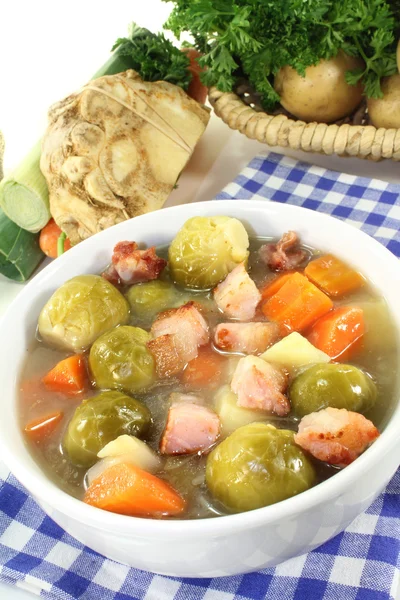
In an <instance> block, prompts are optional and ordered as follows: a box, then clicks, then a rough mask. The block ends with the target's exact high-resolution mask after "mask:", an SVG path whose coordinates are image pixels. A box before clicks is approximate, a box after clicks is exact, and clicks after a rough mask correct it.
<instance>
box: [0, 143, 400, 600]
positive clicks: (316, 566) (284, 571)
mask: <svg viewBox="0 0 400 600" xmlns="http://www.w3.org/2000/svg"><path fill="white" fill-rule="evenodd" d="M254 197H256V198H257V197H258V198H264V199H269V200H273V201H275V202H284V203H289V204H295V205H297V206H305V207H307V208H311V209H313V210H318V211H322V212H325V213H329V214H332V215H333V216H335V217H338V218H340V219H344V220H346V221H348V222H350V223H352V224H354V225H355V226H356V227H359V228H361V229H363V230H364V231H366V232H367V233H369V234H370V235H372V236H374V237H375V238H376V239H377V240H379V241H380V242H381V243H382V244H384V245H385V246H387V247H388V248H389V249H390V250H391V251H392V252H393V253H394V254H396V256H400V186H398V185H394V184H389V183H385V182H383V181H378V180H370V179H366V178H360V177H355V176H352V175H346V174H342V173H335V172H332V171H327V170H325V169H321V168H317V167H313V166H310V165H308V164H304V163H299V162H295V161H294V160H292V159H289V158H287V157H283V156H280V155H277V154H268V155H267V156H260V157H257V158H255V159H254V160H252V161H251V163H250V164H249V165H248V166H247V167H246V168H245V169H244V170H243V171H242V173H241V174H240V175H239V176H238V177H237V179H236V180H235V181H234V182H233V183H231V184H229V185H228V186H227V187H226V188H225V189H224V190H223V191H222V192H221V193H220V194H219V196H218V198H220V199H224V198H227V199H228V198H237V199H243V198H254ZM0 579H1V580H3V581H5V582H8V583H10V584H14V585H17V586H19V587H22V588H25V589H29V590H30V591H32V592H33V593H35V594H37V595H41V596H42V597H43V598H53V599H57V600H58V599H63V600H99V599H100V600H136V599H137V600H139V599H140V600H200V599H201V600H263V599H265V600H389V599H396V598H397V597H398V596H397V594H398V593H399V586H400V470H399V471H398V472H397V474H396V475H395V477H394V478H393V479H392V481H391V482H390V484H389V485H388V487H387V488H386V490H385V492H384V493H383V494H382V495H381V496H380V497H379V498H378V499H377V500H376V501H375V502H374V503H373V505H372V506H371V507H370V508H369V509H368V510H367V511H366V512H365V513H364V514H362V515H360V516H359V517H358V518H357V519H356V520H355V521H353V523H352V524H351V525H350V526H349V527H348V528H347V529H346V531H344V532H343V533H341V534H340V535H338V536H336V537H335V538H334V539H333V540H331V541H330V542H328V543H327V544H324V545H323V546H321V547H320V548H318V549H317V550H314V551H313V552H310V553H309V554H307V555H303V556H301V557H299V558H295V559H291V560H289V561H287V562H285V563H283V564H282V565H280V566H278V567H275V568H270V569H265V570H263V571H259V572H257V573H251V574H248V575H238V576H236V577H226V578H218V579H184V580H182V579H178V578H173V577H164V576H160V575H152V574H151V573H147V572H144V571H138V570H135V569H130V568H129V567H126V566H123V565H120V564H117V563H114V562H112V561H110V560H108V559H106V558H104V557H102V556H100V555H98V554H96V553H95V552H93V551H92V550H90V549H88V548H86V547H84V546H83V545H82V544H80V543H79V542H77V541H76V540H75V539H73V538H72V537H71V536H70V535H68V534H67V533H65V531H63V530H62V529H60V527H58V525H56V524H55V523H54V522H53V521H52V520H51V519H50V518H49V517H47V516H46V515H45V514H44V513H43V512H42V510H41V509H40V508H39V507H38V506H37V504H36V503H35V502H34V500H33V499H32V498H31V497H30V496H29V495H28V494H27V492H26V490H25V489H24V488H23V487H22V486H21V485H20V484H19V483H18V481H16V479H15V478H14V477H13V476H12V475H9V474H8V472H7V469H6V468H5V466H4V465H1V463H0ZM4 600H6V599H4Z"/></svg>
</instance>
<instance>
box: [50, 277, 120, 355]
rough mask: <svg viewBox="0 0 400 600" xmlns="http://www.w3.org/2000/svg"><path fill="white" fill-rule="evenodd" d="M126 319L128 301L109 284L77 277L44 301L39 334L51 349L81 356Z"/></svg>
mask: <svg viewBox="0 0 400 600" xmlns="http://www.w3.org/2000/svg"><path fill="white" fill-rule="evenodd" d="M128 318H129V305H128V303H127V301H126V300H125V298H124V297H123V295H122V294H121V293H120V292H119V291H118V290H117V289H116V288H115V287H114V286H113V285H112V284H111V283H110V282H109V281H106V280H105V279H104V278H103V277H99V276H98V275H79V276H78V277H74V278H73V279H70V280H69V281H66V282H65V283H64V284H63V285H62V286H61V287H60V288H58V290H57V291H56V292H54V294H53V295H52V297H51V298H50V300H48V301H47V303H46V305H45V306H44V308H43V309H42V312H41V313H40V316H39V333H40V335H41V337H42V338H43V340H44V341H45V342H47V343H49V344H51V345H54V346H57V347H60V348H66V349H67V350H73V351H74V352H81V351H82V350H85V349H86V348H88V347H89V346H90V344H92V343H93V342H94V340H95V339H96V338H98V337H99V336H100V335H101V334H102V333H104V332H105V331H108V330H109V329H112V328H113V327H115V326H116V325H122V324H124V323H127V321H128Z"/></svg>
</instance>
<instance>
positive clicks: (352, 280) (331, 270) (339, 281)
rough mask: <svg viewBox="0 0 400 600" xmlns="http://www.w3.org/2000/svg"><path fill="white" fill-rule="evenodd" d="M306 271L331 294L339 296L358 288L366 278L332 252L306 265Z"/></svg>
mask: <svg viewBox="0 0 400 600" xmlns="http://www.w3.org/2000/svg"><path fill="white" fill-rule="evenodd" d="M304 273H305V274H306V275H307V277H308V278H309V279H311V281H313V282H314V283H315V285H317V286H318V287H319V288H321V290H323V291H324V292H325V293H326V294H328V295H329V296H333V297H334V298H338V297H339V296H344V295H345V294H349V293H350V292H354V291H355V290H358V289H359V288H360V287H362V286H363V285H364V284H365V279H364V277H363V276H362V275H361V273H358V272H357V271H355V270H354V269H352V268H351V267H349V266H348V265H346V263H344V262H342V261H341V260H340V259H339V258H336V256H333V255H332V254H326V255H325V256H320V257H319V258H316V259H315V260H312V261H311V262H310V263H308V265H307V266H306V268H305V270H304Z"/></svg>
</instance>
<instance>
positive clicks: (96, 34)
mask: <svg viewBox="0 0 400 600" xmlns="http://www.w3.org/2000/svg"><path fill="white" fill-rule="evenodd" d="M0 3H1V12H0V22H1V33H0V65H1V67H0V129H1V130H2V131H3V133H4V135H5V139H6V155H5V170H6V171H9V170H10V169H12V167H13V166H14V165H15V164H17V162H18V161H19V160H20V159H21V158H22V157H23V156H24V154H25V153H26V152H27V151H28V150H29V148H30V146H32V145H33V144H34V143H35V142H36V141H37V140H38V138H40V137H41V135H42V133H43V130H44V128H45V126H46V112H47V108H48V107H49V105H50V104H51V103H53V102H55V101H57V100H60V99H61V98H63V97H64V96H66V95H68V94H69V93H71V92H73V91H74V90H75V89H78V88H79V87H80V86H81V85H82V84H84V83H85V82H86V81H87V80H88V79H89V78H90V77H91V75H92V74H93V73H95V72H96V71H97V70H98V69H99V68H100V67H101V65H102V64H103V63H104V62H105V61H106V60H107V58H108V56H109V52H110V49H111V46H112V45H113V42H114V41H115V39H116V38H118V37H123V36H124V35H126V33H127V26H128V24H129V23H130V22H131V21H132V20H134V21H136V22H138V24H139V25H142V26H145V27H148V28H149V29H152V30H153V31H158V30H160V29H161V27H162V23H163V22H164V21H165V19H166V17H167V15H168V14H169V11H170V9H171V6H172V5H170V4H167V3H165V2H161V0H108V1H107V2H105V1H104V0H97V1H96V0H66V1H65V2H59V1H58V2H57V1H56V0H36V1H35V0H23V1H21V0H0ZM267 149H268V148H267V147H266V146H264V145H262V144H259V143H258V142H254V141H250V140H247V139H246V138H245V137H244V136H242V135H240V134H239V133H237V132H231V131H230V130H229V129H228V127H227V126H225V125H224V124H223V123H221V122H220V121H219V120H218V119H217V118H215V117H213V118H212V120H211V122H210V125H209V127H208V129H207V132H206V134H205V136H204V137H203V139H202V141H201V143H200V144H199V146H198V148H197V149H196V152H195V155H194V156H193V159H192V160H191V162H190V164H189V166H188V167H187V169H186V171H185V173H184V175H183V176H182V178H181V180H180V184H179V189H178V190H177V191H175V192H174V193H173V194H172V195H171V198H170V199H169V201H168V203H167V204H168V205H171V204H177V203H183V202H193V201H199V200H207V199H210V198H212V197H213V196H214V195H215V194H216V193H217V192H218V191H219V190H220V189H221V188H222V187H223V186H224V185H226V184H227V183H228V182H229V181H231V180H232V179H233V178H234V177H235V175H236V174H237V173H238V172H239V171H240V170H241V169H242V168H243V167H244V166H245V165H246V164H247V162H248V161H249V160H250V159H251V158H252V157H253V156H254V155H255V154H257V153H258V152H260V151H266V150H267ZM275 150H277V149H275ZM278 151H279V150H278ZM280 151H281V152H282V151H283V150H280ZM283 152H285V154H288V155H291V156H294V157H300V158H302V159H304V160H307V161H309V162H314V163H315V164H318V165H321V166H323V167H327V168H332V169H336V170H339V171H346V172H349V173H353V174H355V175H364V176H369V177H376V178H381V179H386V180H390V181H397V182H400V165H399V164H398V163H394V162H391V161H383V162H381V163H378V164H375V163H370V162H368V161H361V160H358V159H343V158H338V157H325V156H317V155H307V154H304V153H301V152H292V151H288V150H284V151H283ZM20 289H21V285H20V284H15V283H11V282H10V281H8V280H5V279H3V278H1V276H0V314H1V313H2V312H3V311H4V310H5V308H6V307H7V305H8V304H9V302H10V301H11V300H12V298H13V297H14V296H15V295H16V294H17V293H18V291H19V290H20ZM0 458H1V457H0ZM0 598H4V600H26V599H29V598H30V599H32V598H33V596H31V594H29V595H26V594H25V592H21V591H19V590H16V589H13V588H8V587H3V586H2V585H1V584H0Z"/></svg>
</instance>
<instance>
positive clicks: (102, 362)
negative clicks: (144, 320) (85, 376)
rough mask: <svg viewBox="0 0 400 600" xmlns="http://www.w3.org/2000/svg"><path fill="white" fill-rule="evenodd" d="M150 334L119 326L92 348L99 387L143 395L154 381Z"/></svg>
mask: <svg viewBox="0 0 400 600" xmlns="http://www.w3.org/2000/svg"><path fill="white" fill-rule="evenodd" d="M149 340H150V334H149V333H147V331H145V330H144V329H140V328H139V327H130V326H129V325H125V326H124V327H116V328H115V329H112V330H111V331H107V333H104V334H103V335H102V336H100V337H99V338H98V339H97V340H96V341H95V343H94V344H93V346H92V347H91V349H90V354H89V366H90V370H91V372H92V375H93V377H94V381H95V383H96V385H97V387H99V388H109V389H116V390H124V391H125V392H131V393H132V392H140V391H144V390H146V389H147V388H149V387H151V386H152V385H153V383H154V381H155V364H154V358H153V355H152V354H151V352H150V351H149V350H148V348H147V345H146V344H147V342H148V341H149Z"/></svg>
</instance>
